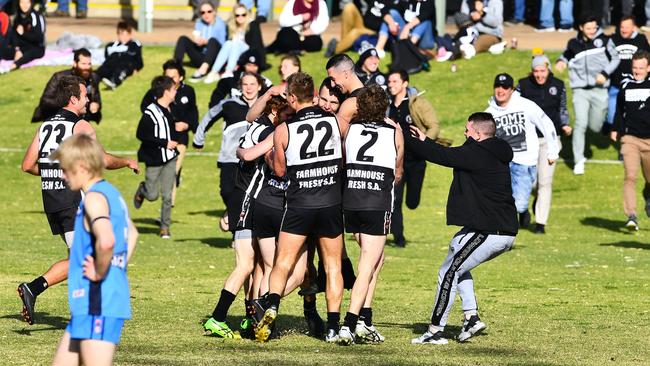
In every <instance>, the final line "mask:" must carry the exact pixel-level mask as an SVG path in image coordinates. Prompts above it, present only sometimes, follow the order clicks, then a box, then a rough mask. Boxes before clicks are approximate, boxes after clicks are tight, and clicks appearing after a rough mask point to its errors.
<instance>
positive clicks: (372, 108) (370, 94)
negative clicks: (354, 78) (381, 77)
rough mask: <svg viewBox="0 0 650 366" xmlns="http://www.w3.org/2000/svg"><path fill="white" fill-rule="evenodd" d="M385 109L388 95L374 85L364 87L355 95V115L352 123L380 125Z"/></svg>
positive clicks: (384, 115)
mask: <svg viewBox="0 0 650 366" xmlns="http://www.w3.org/2000/svg"><path fill="white" fill-rule="evenodd" d="M387 109H388V95H386V92H385V91H384V89H382V88H381V86H379V85H376V84H373V85H371V86H368V87H365V88H363V89H361V92H360V93H359V95H357V114H356V115H355V117H354V120H353V122H356V123H378V124H381V123H383V122H384V117H386V110H387Z"/></svg>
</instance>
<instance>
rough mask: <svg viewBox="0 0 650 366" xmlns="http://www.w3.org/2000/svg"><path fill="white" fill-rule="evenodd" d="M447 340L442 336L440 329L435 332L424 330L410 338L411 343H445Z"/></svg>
mask: <svg viewBox="0 0 650 366" xmlns="http://www.w3.org/2000/svg"><path fill="white" fill-rule="evenodd" d="M447 343H449V341H448V340H447V339H446V338H444V337H443V336H442V331H441V330H439V331H437V332H435V333H431V332H430V331H428V330H427V331H426V332H424V334H422V335H421V336H419V337H417V338H413V339H411V344H447Z"/></svg>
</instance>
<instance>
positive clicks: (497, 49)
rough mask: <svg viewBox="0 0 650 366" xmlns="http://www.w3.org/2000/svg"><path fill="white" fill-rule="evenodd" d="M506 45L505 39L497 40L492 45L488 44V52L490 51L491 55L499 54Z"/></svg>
mask: <svg viewBox="0 0 650 366" xmlns="http://www.w3.org/2000/svg"><path fill="white" fill-rule="evenodd" d="M507 45H508V42H506V41H503V42H499V43H497V44H493V45H492V46H490V48H488V52H490V53H491V54H493V55H500V54H502V53H503V51H505V50H506V46H507Z"/></svg>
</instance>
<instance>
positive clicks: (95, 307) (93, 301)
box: [68, 180, 131, 319]
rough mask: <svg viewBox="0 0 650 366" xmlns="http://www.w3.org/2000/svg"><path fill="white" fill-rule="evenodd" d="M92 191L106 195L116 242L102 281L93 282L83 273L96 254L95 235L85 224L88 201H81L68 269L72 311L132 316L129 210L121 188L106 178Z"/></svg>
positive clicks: (124, 316) (79, 313) (117, 316)
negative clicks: (128, 235)
mask: <svg viewBox="0 0 650 366" xmlns="http://www.w3.org/2000/svg"><path fill="white" fill-rule="evenodd" d="M89 192H99V193H101V194H102V195H104V197H105V198H106V201H107V202H108V208H109V213H110V214H109V216H110V219H111V224H112V225H113V234H114V235H115V245H114V247H113V258H112V260H111V265H110V267H109V269H108V273H107V274H106V276H105V277H104V279H103V280H102V281H100V282H91V281H90V280H88V278H86V277H85V276H84V275H83V262H84V258H85V257H86V256H88V255H92V256H95V237H94V236H93V235H92V233H90V232H88V231H87V230H86V228H85V227H84V201H82V202H81V204H80V205H79V210H78V211H77V217H76V219H75V224H74V240H73V242H72V248H71V249H70V268H69V270H68V302H69V303H70V313H71V314H72V316H77V315H101V316H107V317H116V318H123V319H130V318H131V304H130V298H129V281H128V279H127V277H126V266H127V263H126V258H127V249H128V244H127V233H128V229H129V225H128V223H129V212H128V209H127V206H126V202H124V199H123V198H122V196H121V195H120V192H119V191H118V190H117V189H116V188H115V187H113V186H112V185H111V184H110V183H108V182H107V181H105V180H102V181H99V182H97V183H95V184H94V185H93V186H92V187H91V188H90V190H89Z"/></svg>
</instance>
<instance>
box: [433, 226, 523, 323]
mask: <svg viewBox="0 0 650 366" xmlns="http://www.w3.org/2000/svg"><path fill="white" fill-rule="evenodd" d="M514 242H515V237H514V236H512V235H496V234H486V233H481V232H477V231H474V230H471V229H467V228H463V229H462V230H460V231H459V232H458V233H456V235H454V238H453V239H452V240H451V243H449V252H448V253H447V258H445V261H444V262H443V263H442V266H440V270H439V271H438V289H437V290H436V301H435V302H434V306H433V311H432V313H431V324H433V325H434V326H437V327H444V326H445V325H446V324H447V318H448V317H449V312H450V311H451V306H452V305H453V304H454V298H455V297H456V291H457V290H458V292H459V294H460V298H461V301H462V304H463V312H467V311H473V310H474V311H475V310H477V309H478V306H477V304H476V296H475V295H474V281H473V280H472V275H471V273H470V270H471V269H473V268H474V267H476V266H478V265H479V264H481V263H483V262H487V261H489V260H490V259H492V258H494V257H496V256H498V255H499V254H501V253H503V252H506V251H508V250H510V249H511V248H512V246H513V244H514Z"/></svg>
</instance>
